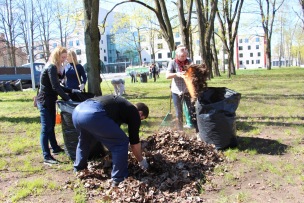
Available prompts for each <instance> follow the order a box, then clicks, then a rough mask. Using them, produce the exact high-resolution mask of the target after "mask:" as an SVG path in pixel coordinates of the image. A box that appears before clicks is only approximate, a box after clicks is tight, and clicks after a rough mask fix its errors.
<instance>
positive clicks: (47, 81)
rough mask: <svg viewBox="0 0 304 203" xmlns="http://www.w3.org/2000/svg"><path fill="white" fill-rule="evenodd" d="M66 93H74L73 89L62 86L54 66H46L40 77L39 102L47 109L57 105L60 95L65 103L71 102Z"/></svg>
mask: <svg viewBox="0 0 304 203" xmlns="http://www.w3.org/2000/svg"><path fill="white" fill-rule="evenodd" d="M66 93H72V89H69V88H66V87H63V86H61V85H60V83H59V76H58V73H57V68H56V66H55V65H53V64H47V65H46V66H44V68H43V70H42V71H41V75H40V89H39V93H38V96H37V101H38V102H39V103H41V104H42V105H43V106H45V107H46V106H48V105H49V104H51V105H53V104H55V102H56V100H57V96H58V95H59V96H60V97H61V98H62V99H63V100H65V101H67V100H69V99H70V96H69V95H68V94H66Z"/></svg>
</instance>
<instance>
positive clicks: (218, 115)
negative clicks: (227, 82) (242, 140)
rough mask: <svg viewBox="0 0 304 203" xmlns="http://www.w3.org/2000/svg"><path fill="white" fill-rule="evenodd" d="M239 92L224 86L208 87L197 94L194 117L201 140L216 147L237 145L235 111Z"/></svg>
mask: <svg viewBox="0 0 304 203" xmlns="http://www.w3.org/2000/svg"><path fill="white" fill-rule="evenodd" d="M240 99H241V94H240V93H237V92H235V91H233V90H231V89H228V88H226V87H209V88H208V89H207V90H206V91H203V92H201V93H200V94H199V95H198V98H197V101H196V117H197V125H198V129H199V135H200V138H201V140H203V141H205V142H206V143H209V144H214V145H215V147H216V149H219V150H221V149H226V148H229V147H236V146H237V139H236V119H235V115H236V114H235V111H236V109H237V108H238V105H239V102H240Z"/></svg>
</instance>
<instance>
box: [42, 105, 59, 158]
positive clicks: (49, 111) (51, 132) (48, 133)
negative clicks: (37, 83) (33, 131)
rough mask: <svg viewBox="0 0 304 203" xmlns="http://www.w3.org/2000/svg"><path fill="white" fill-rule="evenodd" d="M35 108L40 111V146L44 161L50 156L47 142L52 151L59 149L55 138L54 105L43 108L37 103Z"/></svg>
mask: <svg viewBox="0 0 304 203" xmlns="http://www.w3.org/2000/svg"><path fill="white" fill-rule="evenodd" d="M37 107H38V109H39V111H40V122H41V132H40V144H41V148H42V153H43V158H45V159H46V158H49V157H50V156H51V152H50V148H49V142H50V145H51V147H52V149H53V150H57V149H58V148H60V147H59V146H58V143H57V140H56V137H55V119H56V104H55V103H54V105H49V106H47V107H44V106H42V105H41V104H40V103H39V102H37Z"/></svg>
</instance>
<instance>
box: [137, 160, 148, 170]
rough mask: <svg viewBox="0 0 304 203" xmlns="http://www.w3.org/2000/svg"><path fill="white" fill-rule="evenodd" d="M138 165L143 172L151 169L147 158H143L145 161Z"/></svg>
mask: <svg viewBox="0 0 304 203" xmlns="http://www.w3.org/2000/svg"><path fill="white" fill-rule="evenodd" d="M138 165H139V167H140V168H141V169H142V170H147V169H148V168H149V164H148V162H147V159H146V157H143V160H142V161H140V162H138Z"/></svg>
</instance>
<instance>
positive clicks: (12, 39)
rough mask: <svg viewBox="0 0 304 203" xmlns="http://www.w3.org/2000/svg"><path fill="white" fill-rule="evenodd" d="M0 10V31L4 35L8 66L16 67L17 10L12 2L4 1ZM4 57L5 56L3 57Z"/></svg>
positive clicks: (9, 0) (10, 0)
mask: <svg viewBox="0 0 304 203" xmlns="http://www.w3.org/2000/svg"><path fill="white" fill-rule="evenodd" d="M2 5H3V6H1V8H0V30H1V32H2V33H4V36H5V43H6V48H7V54H8V56H7V57H8V62H9V64H7V65H9V66H16V56H15V52H16V48H15V44H16V38H17V37H18V33H17V30H16V29H17V28H18V26H17V25H18V23H19V22H18V20H19V18H18V16H17V9H16V8H15V4H14V3H13V1H12V0H4V1H3V2H2ZM5 57H6V56H5Z"/></svg>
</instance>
